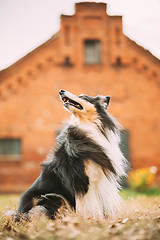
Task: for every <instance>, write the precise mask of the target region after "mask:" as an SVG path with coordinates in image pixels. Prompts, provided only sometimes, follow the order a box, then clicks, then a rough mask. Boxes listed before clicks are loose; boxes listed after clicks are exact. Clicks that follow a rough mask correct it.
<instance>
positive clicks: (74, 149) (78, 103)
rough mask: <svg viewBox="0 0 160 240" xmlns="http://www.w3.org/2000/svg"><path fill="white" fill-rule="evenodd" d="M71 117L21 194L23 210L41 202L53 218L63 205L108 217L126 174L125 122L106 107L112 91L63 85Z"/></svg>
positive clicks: (85, 214) (26, 211)
mask: <svg viewBox="0 0 160 240" xmlns="http://www.w3.org/2000/svg"><path fill="white" fill-rule="evenodd" d="M59 95H60V98H61V100H62V102H63V105H64V108H65V109H66V110H68V111H69V112H70V113H71V114H72V116H71V119H70V121H69V122H68V123H66V124H65V126H64V128H63V130H62V131H61V133H60V135H59V136H58V137H57V143H56V147H55V148H54V150H53V152H52V153H51V154H50V155H49V156H48V159H47V161H46V162H44V163H43V171H42V173H41V175H40V176H39V177H38V178H37V180H36V181H35V182H34V183H33V185H32V186H31V188H29V189H28V190H27V191H26V192H25V193H24V194H23V195H22V197H21V201H20V205H19V209H18V213H17V219H18V218H19V216H20V214H25V216H27V217H28V216H29V211H30V210H31V209H32V208H33V207H34V205H35V204H34V199H36V205H39V206H42V209H43V210H44V212H45V213H47V214H48V216H49V217H51V218H52V219H54V217H55V215H56V213H57V212H58V210H59V208H60V207H61V206H62V205H63V204H67V203H68V204H69V205H70V206H71V207H72V208H74V209H76V212H78V213H80V214H81V215H82V216H83V217H85V218H87V217H96V216H100V217H102V216H109V215H113V214H114V212H115V211H116V210H117V209H119V207H120V205H121V197H120V196H119V194H118V189H119V187H120V185H119V182H120V180H121V177H123V176H125V175H126V174H125V167H126V160H125V158H124V157H123V155H122V153H121V151H120V148H119V142H120V137H119V134H120V125H119V124H118V123H117V122H116V120H115V119H114V118H113V117H111V116H110V115H109V114H108V112H107V107H108V105H109V102H110V96H101V95H98V96H96V97H89V96H87V95H83V94H82V95H80V96H75V95H73V94H71V93H70V92H68V91H64V90H60V91H59Z"/></svg>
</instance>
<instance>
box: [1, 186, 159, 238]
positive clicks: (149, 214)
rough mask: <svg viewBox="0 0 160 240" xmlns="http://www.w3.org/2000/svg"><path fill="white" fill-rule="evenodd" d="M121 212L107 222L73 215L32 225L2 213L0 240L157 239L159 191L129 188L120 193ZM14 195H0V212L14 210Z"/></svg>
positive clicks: (35, 220)
mask: <svg viewBox="0 0 160 240" xmlns="http://www.w3.org/2000/svg"><path fill="white" fill-rule="evenodd" d="M121 196H122V197H123V199H124V200H125V206H124V207H123V210H122V211H121V212H119V213H117V214H116V215H115V217H114V218H108V219H106V220H100V219H99V220H96V219H87V220H83V219H82V218H81V217H80V216H78V215H76V214H75V213H72V214H67V215H66V216H64V217H62V218H57V220H55V221H51V220H48V219H46V218H45V217H44V216H42V217H39V216H38V217H37V216H34V217H33V219H32V221H31V222H25V221H22V222H21V223H15V222H14V221H13V220H12V219H11V218H10V217H8V216H5V215H4V214H3V213H1V216H0V239H7V238H9V239H10V240H20V239H24V240H25V239H26V240H27V239H35V240H51V239H52V240H67V239H73V240H83V239H84V240H88V239H92V240H103V239H104V240H107V239H111V240H128V239H130V240H135V239H145V240H147V239H154V240H158V239H160V237H159V236H160V190H159V189H150V190H148V191H146V192H145V193H143V194H142V193H137V192H134V191H131V190H130V189H125V190H124V191H122V192H121ZM18 201H19V196H17V195H0V211H3V212H4V211H5V210H6V206H8V208H12V209H16V206H17V204H18Z"/></svg>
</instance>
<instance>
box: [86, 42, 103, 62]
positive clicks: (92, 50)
mask: <svg viewBox="0 0 160 240" xmlns="http://www.w3.org/2000/svg"><path fill="white" fill-rule="evenodd" d="M100 45H101V44H100V41H99V40H85V41H84V48H85V63H86V64H99V63H100V62H101V54H100Z"/></svg>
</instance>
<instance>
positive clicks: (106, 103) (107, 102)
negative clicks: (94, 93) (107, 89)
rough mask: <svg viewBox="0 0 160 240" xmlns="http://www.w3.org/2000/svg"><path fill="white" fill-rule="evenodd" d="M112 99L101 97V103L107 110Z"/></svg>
mask: <svg viewBox="0 0 160 240" xmlns="http://www.w3.org/2000/svg"><path fill="white" fill-rule="evenodd" d="M110 99H111V96H105V97H104V96H102V97H101V103H102V104H103V106H104V107H105V108H107V107H108V105H109V102H110Z"/></svg>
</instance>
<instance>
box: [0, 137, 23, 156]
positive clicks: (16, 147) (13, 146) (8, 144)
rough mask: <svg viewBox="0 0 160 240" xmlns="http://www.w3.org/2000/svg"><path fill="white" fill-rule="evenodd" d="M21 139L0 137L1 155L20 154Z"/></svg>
mask: <svg viewBox="0 0 160 240" xmlns="http://www.w3.org/2000/svg"><path fill="white" fill-rule="evenodd" d="M20 154H21V140H20V139H17V138H14V139H12V138H3V139H0V155H6V156H7V155H20Z"/></svg>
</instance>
